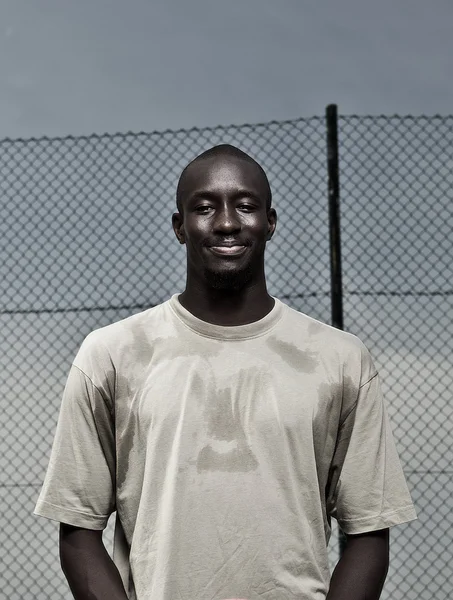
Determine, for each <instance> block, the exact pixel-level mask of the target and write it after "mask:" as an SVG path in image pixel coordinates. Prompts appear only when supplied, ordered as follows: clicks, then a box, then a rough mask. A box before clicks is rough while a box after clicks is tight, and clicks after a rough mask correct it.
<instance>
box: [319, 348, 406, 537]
mask: <svg viewBox="0 0 453 600" xmlns="http://www.w3.org/2000/svg"><path fill="white" fill-rule="evenodd" d="M354 395H355V398H354V402H353V403H352V405H351V408H350V409H349V410H348V412H347V414H346V415H345V416H344V418H343V420H342V422H341V424H340V429H339V433H338V437H337V443H336V448H335V453H334V457H333V460H332V464H331V468H330V476H329V487H328V491H327V492H328V495H327V512H328V514H329V515H330V516H332V517H334V518H335V519H337V521H338V523H339V525H340V527H341V529H342V530H343V531H344V532H345V533H347V534H358V533H366V532H368V531H376V530H379V529H385V528H387V527H391V526H393V525H398V524H401V523H405V522H408V521H412V520H414V519H416V518H417V515H416V512H415V509H414V506H413V504H412V500H411V497H410V493H409V490H408V487H407V484H406V479H405V477H404V473H403V470H402V467H401V463H400V460H399V457H398V453H397V450H396V446H395V441H394V438H393V434H392V429H391V425H390V421H389V418H388V414H387V408H386V405H385V403H384V399H383V397H382V392H381V385H380V380H379V374H378V373H377V372H376V369H375V368H374V365H373V362H372V359H371V356H370V355H369V353H368V350H366V348H365V347H363V348H362V377H361V380H360V382H359V384H358V386H356V389H355V392H354Z"/></svg>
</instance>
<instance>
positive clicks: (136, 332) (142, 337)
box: [73, 303, 165, 371]
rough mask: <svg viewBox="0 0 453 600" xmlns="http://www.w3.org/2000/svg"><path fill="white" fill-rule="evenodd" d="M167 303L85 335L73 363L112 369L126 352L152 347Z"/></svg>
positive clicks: (84, 366) (81, 365)
mask: <svg viewBox="0 0 453 600" xmlns="http://www.w3.org/2000/svg"><path fill="white" fill-rule="evenodd" d="M164 304H165V303H162V304H158V305H156V306H153V307H151V308H148V309H146V310H144V311H141V312H138V313H136V314H134V315H130V316H129V317H126V318H124V319H121V320H119V321H115V322H114V323H110V324H109V325H105V326H103V327H99V328H97V329H94V330H93V331H91V332H90V333H89V334H88V335H87V336H86V337H85V338H84V340H83V342H82V344H81V346H80V348H79V350H78V352H77V355H76V357H75V359H74V361H73V362H74V364H75V365H76V366H79V367H80V368H82V369H84V368H88V370H89V371H91V370H93V368H94V367H96V368H97V369H103V370H111V369H112V368H114V367H115V364H117V363H118V361H119V360H120V359H121V357H123V356H124V355H126V354H129V353H131V352H132V351H136V350H137V348H138V349H139V350H140V351H144V350H145V349H146V348H149V347H150V346H151V342H152V338H153V336H156V335H159V333H158V330H159V324H161V323H162V319H161V318H160V317H161V314H162V311H163V306H164ZM90 367H91V368H90Z"/></svg>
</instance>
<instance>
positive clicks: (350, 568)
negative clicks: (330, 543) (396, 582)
mask: <svg viewBox="0 0 453 600" xmlns="http://www.w3.org/2000/svg"><path fill="white" fill-rule="evenodd" d="M347 540H348V541H347V544H346V549H345V551H344V553H343V556H342V557H341V558H340V560H339V561H338V564H337V566H336V567H335V570H334V572H333V574H332V578H331V581H330V589H329V593H328V594H327V598H326V600H378V599H379V598H380V595H381V591H382V588H383V586H384V582H385V578H386V576H387V571H388V561H389V558H388V557H389V532H388V529H382V530H380V531H374V532H370V533H366V534H362V535H356V536H347Z"/></svg>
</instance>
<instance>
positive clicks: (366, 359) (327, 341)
mask: <svg viewBox="0 0 453 600" xmlns="http://www.w3.org/2000/svg"><path fill="white" fill-rule="evenodd" d="M286 316H287V318H286V323H285V328H286V330H287V331H288V332H289V334H290V335H291V336H292V337H293V339H294V340H295V341H296V343H297V342H300V341H303V343H304V344H305V345H306V346H307V347H308V348H309V349H310V350H311V351H312V352H316V354H317V355H319V357H320V358H321V360H322V361H323V362H326V363H331V364H332V365H336V366H337V367H338V368H340V369H342V370H343V371H344V373H345V374H346V373H347V372H351V373H352V372H354V373H355V374H356V376H358V377H359V379H360V381H361V382H363V381H365V378H366V377H370V375H371V374H373V373H375V372H376V369H375V367H374V364H373V359H372V357H371V354H370V352H369V350H368V348H367V347H366V346H365V344H364V343H363V341H362V340H361V339H360V338H359V337H358V336H357V335H355V334H353V333H350V332H348V331H342V330H341V329H337V328H336V327H333V326H332V325H328V324H327V323H323V322H322V321H319V320H317V319H314V318H313V317H310V316H309V315H307V314H305V313H302V312H300V311H298V310H295V309H294V308H292V307H290V306H288V305H286Z"/></svg>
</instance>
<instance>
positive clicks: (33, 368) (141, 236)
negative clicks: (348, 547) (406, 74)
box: [0, 117, 453, 600]
mask: <svg viewBox="0 0 453 600" xmlns="http://www.w3.org/2000/svg"><path fill="white" fill-rule="evenodd" d="M452 125H453V119H452V118H445V119H436V118H431V119H429V118H417V119H414V118H396V117H395V118H385V117H382V118H359V117H349V118H340V132H339V138H340V157H341V163H340V181H341V186H342V193H341V196H342V204H341V217H342V221H341V223H342V236H343V260H344V268H343V282H344V288H345V298H344V307H345V315H344V319H345V328H346V329H347V330H349V331H352V332H353V333H356V334H358V335H359V337H361V338H362V339H363V341H364V342H365V343H366V344H367V345H368V347H369V348H370V350H371V351H372V354H373V356H374V358H375V360H376V363H377V364H378V366H379V367H380V370H381V372H382V375H383V382H384V386H385V392H386V397H387V401H388V403H389V407H390V411H391V417H392V422H393V426H394V432H395V437H396V440H397V445H398V449H399V451H400V454H401V459H402V461H403V464H404V467H405V472H406V475H407V477H408V481H409V485H410V487H411V491H412V494H413V498H414V501H415V503H416V505H417V509H418V512H419V521H418V522H416V523H414V524H408V525H403V526H400V527H398V528H397V529H396V531H395V533H394V534H393V536H392V561H391V571H390V574H389V577H388V579H387V583H386V586H385V589H384V593H383V596H382V597H383V598H385V599H390V598H392V600H398V599H401V600H402V599H403V598H404V599H405V600H406V599H409V600H411V599H414V600H415V599H416V598H417V600H419V599H423V600H424V599H426V600H428V599H429V600H432V599H434V598H435V599H438V600H444V599H447V598H450V597H451V596H452V593H451V592H452V587H451V580H452V572H451V565H452V564H453V556H452V554H453V550H452V548H453V543H452V542H453V540H452V533H451V532H452V517H451V514H452V510H451V508H452V506H451V505H452V501H451V497H452V491H453V489H452V488H453V484H452V471H451V463H452V460H451V459H452V456H451V453H452V450H451V448H452V443H451V441H452V440H451V436H452V434H451V422H450V423H449V418H450V417H451V389H452V376H451V373H450V368H449V363H451V351H452V346H453V343H452V339H453V335H452V334H453V331H452V325H451V323H452V317H453V314H452V292H451V281H452V280H453V277H452V272H451V271H452V266H451V262H452V260H451V259H452V244H453V242H452V236H451V231H452V227H453V215H452V191H451V190H452V175H451V167H452V164H453V161H452V156H451V147H452V141H453V140H452ZM325 139H326V130H325V122H324V119H323V118H317V117H315V118H312V119H300V120H295V121H287V122H279V123H275V122H273V123H267V124H262V125H245V126H240V127H236V126H233V127H217V128H212V129H202V130H200V129H193V130H187V131H177V132H170V131H167V132H163V133H151V134H145V133H141V134H118V135H102V136H96V135H93V136H88V137H79V138H73V137H68V138H61V139H45V138H43V139H37V140H15V141H14V140H13V141H11V140H4V141H3V142H0V190H1V216H0V240H1V242H0V244H1V246H0V269H1V271H0V273H1V278H0V285H1V289H0V291H1V296H0V298H1V309H0V325H1V332H2V335H1V337H0V344H1V353H0V356H1V358H0V360H1V371H2V388H3V389H2V394H1V397H0V403H1V406H0V409H1V411H2V415H3V418H2V420H1V424H0V477H1V479H0V507H1V512H0V514H1V517H0V531H1V533H0V538H1V539H0V548H1V550H0V552H1V553H2V554H1V562H2V569H1V572H0V599H6V598H7V599H8V600H19V599H20V600H24V599H25V600H29V599H30V600H31V599H33V600H34V599H38V600H41V599H42V600H44V599H46V600H47V599H55V600H56V599H57V598H58V599H60V598H68V599H69V598H71V594H70V592H69V591H68V586H67V584H66V582H65V580H64V577H63V575H62V573H61V570H60V566H59V559H58V548H57V547H58V526H57V524H55V523H51V522H47V521H45V520H44V519H39V518H37V517H34V516H33V515H32V511H33V508H34V504H35V501H36V498H37V495H38V492H39V489H40V487H41V485H42V479H43V476H44V472H45V469H46V467H47V463H48V458H49V453H50V447H51V444H52V440H53V435H54V431H55V426H56V420H57V417H58V411H59V406H60V401H61V394H62V391H63V387H64V384H65V382H66V377H67V374H68V371H69V365H70V363H71V361H72V359H73V357H74V355H75V353H76V351H77V349H78V347H79V346H80V344H81V342H82V340H83V338H84V337H85V336H86V335H87V334H88V333H89V332H90V331H91V330H93V329H95V328H97V327H101V326H103V325H106V324H108V323H111V322H113V321H116V320H119V319H122V318H124V317H126V316H129V315H130V314H133V313H134V312H138V311H140V310H144V309H146V308H148V307H150V306H153V305H155V304H158V303H161V302H163V301H165V300H167V299H168V297H169V296H170V295H171V294H173V293H176V292H178V291H183V289H184V284H185V249H184V247H183V246H180V244H179V243H178V242H177V240H176V237H175V236H174V233H173V230H172V227H171V214H172V213H173V212H175V210H176V207H175V199H174V197H175V188H176V182H177V178H178V176H179V174H180V172H181V170H182V169H183V167H184V166H185V165H186V164H187V162H189V160H191V159H192V158H193V157H195V156H196V155H197V154H199V153H200V152H202V151H203V150H205V149H207V148H209V147H210V146H212V145H214V144H218V143H232V144H234V145H237V146H239V147H240V148H242V149H243V150H245V151H246V152H249V153H250V154H251V155H252V156H254V157H255V158H256V159H257V160H258V161H259V162H260V163H261V164H262V165H263V167H264V168H265V170H266V172H267V173H268V176H269V180H270V183H271V187H272V189H273V192H274V206H275V208H276V210H277V213H278V224H277V230H276V235H274V237H273V240H272V241H271V242H270V243H269V245H268V249H267V253H266V275H267V282H268V289H269V292H270V293H271V294H272V295H274V296H277V297H279V298H281V299H282V300H283V301H285V302H287V303H288V304H290V305H291V306H293V307H294V308H296V309H297V310H301V311H302V312H305V313H307V314H310V315H311V316H313V317H315V318H317V319H320V320H322V321H325V322H329V321H330V279H329V278H330V267H329V247H328V239H329V232H328V208H327V172H326V142H325ZM105 539H106V544H107V547H108V548H111V543H112V527H111V526H110V525H109V527H108V528H107V530H106V532H105ZM330 558H331V562H332V565H333V564H334V563H335V562H336V560H337V558H338V554H337V544H336V536H333V539H332V542H331V549H330Z"/></svg>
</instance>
